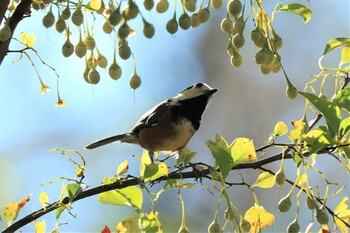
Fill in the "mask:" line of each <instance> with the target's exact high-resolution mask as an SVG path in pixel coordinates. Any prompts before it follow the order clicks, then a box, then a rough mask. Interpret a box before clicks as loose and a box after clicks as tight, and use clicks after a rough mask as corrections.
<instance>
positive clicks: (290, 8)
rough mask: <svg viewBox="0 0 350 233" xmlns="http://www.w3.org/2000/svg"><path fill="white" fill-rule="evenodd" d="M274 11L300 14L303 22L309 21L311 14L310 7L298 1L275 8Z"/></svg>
mask: <svg viewBox="0 0 350 233" xmlns="http://www.w3.org/2000/svg"><path fill="white" fill-rule="evenodd" d="M275 11H276V12H278V11H284V12H289V13H292V14H297V15H300V16H302V17H303V18H304V23H307V22H309V20H310V19H311V16H312V11H311V10H310V8H308V7H306V6H304V5H302V4H299V3H292V4H288V5H285V6H282V7H280V8H278V9H276V10H275Z"/></svg>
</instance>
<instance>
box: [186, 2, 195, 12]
mask: <svg viewBox="0 0 350 233" xmlns="http://www.w3.org/2000/svg"><path fill="white" fill-rule="evenodd" d="M185 8H186V10H188V11H190V12H194V11H195V10H196V0H185Z"/></svg>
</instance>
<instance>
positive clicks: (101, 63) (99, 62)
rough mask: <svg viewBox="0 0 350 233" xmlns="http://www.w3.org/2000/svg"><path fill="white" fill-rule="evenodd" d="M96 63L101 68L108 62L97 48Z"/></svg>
mask: <svg viewBox="0 0 350 233" xmlns="http://www.w3.org/2000/svg"><path fill="white" fill-rule="evenodd" d="M96 63H97V65H98V66H99V67H101V68H106V67H107V64H108V61H107V58H106V57H105V56H103V54H101V53H100V51H98V50H97V59H96Z"/></svg>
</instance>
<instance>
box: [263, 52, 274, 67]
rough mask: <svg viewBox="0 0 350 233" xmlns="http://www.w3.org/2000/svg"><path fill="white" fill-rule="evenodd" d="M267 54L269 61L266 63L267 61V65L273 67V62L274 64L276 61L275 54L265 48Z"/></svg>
mask: <svg viewBox="0 0 350 233" xmlns="http://www.w3.org/2000/svg"><path fill="white" fill-rule="evenodd" d="M265 52H266V57H267V59H266V61H265V65H271V64H272V62H273V60H274V54H273V52H272V51H271V50H270V49H268V48H265Z"/></svg>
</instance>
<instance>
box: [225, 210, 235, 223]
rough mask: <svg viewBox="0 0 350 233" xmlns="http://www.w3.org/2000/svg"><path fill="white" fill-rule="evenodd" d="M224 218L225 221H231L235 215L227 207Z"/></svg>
mask: <svg viewBox="0 0 350 233" xmlns="http://www.w3.org/2000/svg"><path fill="white" fill-rule="evenodd" d="M224 217H225V219H226V220H227V221H232V220H234V219H235V213H234V212H233V210H232V208H231V207H229V208H227V209H226V210H225V212H224Z"/></svg>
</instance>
